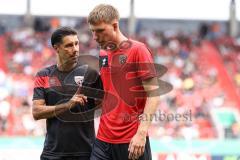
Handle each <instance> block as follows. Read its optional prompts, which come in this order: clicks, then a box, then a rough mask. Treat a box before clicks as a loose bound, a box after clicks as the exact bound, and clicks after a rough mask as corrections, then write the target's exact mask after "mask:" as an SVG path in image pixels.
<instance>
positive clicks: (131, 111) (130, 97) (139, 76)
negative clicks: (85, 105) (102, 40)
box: [97, 40, 156, 143]
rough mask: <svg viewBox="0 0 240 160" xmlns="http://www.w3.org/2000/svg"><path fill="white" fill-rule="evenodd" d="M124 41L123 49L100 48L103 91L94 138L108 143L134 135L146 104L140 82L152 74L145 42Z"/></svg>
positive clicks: (152, 66) (152, 69)
mask: <svg viewBox="0 0 240 160" xmlns="http://www.w3.org/2000/svg"><path fill="white" fill-rule="evenodd" d="M128 43H129V44H128V45H127V46H128V47H127V48H126V47H123V48H120V49H118V50H116V51H108V50H101V51H100V74H101V79H102V82H103V87H104V91H105V93H106V94H105V96H104V100H103V113H102V116H101V118H100V125H99V130H98V134H97V138H98V139H100V140H102V141H105V142H108V143H129V142H130V140H131V139H132V137H133V136H134V135H135V134H136V132H137V129H138V125H139V115H141V114H142V113H143V110H144V107H145V103H146V92H145V91H144V88H143V86H142V81H143V80H145V79H148V78H152V77H155V76H156V70H155V67H154V64H153V58H152V55H151V53H150V51H149V50H148V48H147V47H146V46H145V44H143V43H141V42H137V41H133V40H129V41H128ZM113 95H114V97H115V98H113Z"/></svg>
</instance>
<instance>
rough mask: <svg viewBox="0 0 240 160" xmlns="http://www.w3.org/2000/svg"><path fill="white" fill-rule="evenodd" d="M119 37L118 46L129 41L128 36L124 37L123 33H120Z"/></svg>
mask: <svg viewBox="0 0 240 160" xmlns="http://www.w3.org/2000/svg"><path fill="white" fill-rule="evenodd" d="M117 37H118V39H117V45H118V46H119V45H120V44H121V42H123V41H127V40H128V38H127V37H126V36H124V35H123V34H122V33H121V32H119V34H118V36H117Z"/></svg>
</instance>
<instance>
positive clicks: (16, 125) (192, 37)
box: [0, 18, 240, 139]
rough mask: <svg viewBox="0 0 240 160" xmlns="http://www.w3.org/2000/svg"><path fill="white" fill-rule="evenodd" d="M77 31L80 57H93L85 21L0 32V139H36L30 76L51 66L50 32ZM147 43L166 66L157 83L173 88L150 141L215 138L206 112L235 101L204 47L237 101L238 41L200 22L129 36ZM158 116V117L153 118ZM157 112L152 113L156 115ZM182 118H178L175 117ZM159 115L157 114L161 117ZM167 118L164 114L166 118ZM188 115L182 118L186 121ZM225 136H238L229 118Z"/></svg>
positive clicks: (239, 128)
mask: <svg viewBox="0 0 240 160" xmlns="http://www.w3.org/2000/svg"><path fill="white" fill-rule="evenodd" d="M66 25H67V26H71V27H74V28H76V29H77V30H78V32H79V40H80V53H81V54H91V55H95V56H97V55H98V47H97V44H96V43H95V42H94V41H93V40H92V38H91V37H92V36H91V33H90V32H89V28H88V25H87V23H86V20H85V19H81V20H71V19H70V20H69V19H67V18H66V19H58V18H52V19H49V21H47V22H45V21H42V20H41V19H37V20H36V21H35V23H34V27H33V28H27V27H23V28H21V29H16V30H13V31H11V32H4V30H3V29H1V31H2V30H3V31H2V32H1V33H0V35H1V36H0V56H1V60H0V61H1V63H2V70H1V68H0V93H1V94H0V136H15V135H24V136H41V135H43V134H44V133H45V130H44V129H45V127H44V125H45V122H44V120H41V121H34V120H33V118H32V114H31V105H32V94H33V79H34V76H35V74H36V72H37V71H38V70H39V69H40V68H42V67H44V66H47V65H50V64H53V63H54V62H55V53H54V51H53V49H52V48H51V45H50V39H49V38H50V35H51V32H52V31H53V30H54V29H55V28H57V27H59V26H66ZM132 38H133V39H137V40H139V41H141V42H144V43H146V44H147V46H148V47H149V48H150V50H151V51H152V54H153V56H154V60H155V62H156V63H160V64H162V65H164V66H166V67H167V68H168V72H167V73H166V74H165V75H164V76H163V77H162V79H163V80H165V81H167V82H170V83H171V84H172V85H173V88H174V89H173V90H172V91H171V92H169V93H168V94H166V95H163V96H161V103H160V105H159V111H161V113H163V114H164V116H165V117H166V118H165V119H164V120H162V119H161V120H159V119H155V120H154V121H153V125H152V127H151V129H150V133H149V134H150V136H152V137H154V138H168V139H172V138H184V139H205V138H218V137H219V133H218V129H217V127H216V124H215V122H214V121H213V118H212V115H211V110H212V109H214V108H221V107H232V108H236V109H240V106H239V103H238V102H237V100H236V101H234V100H233V99H231V98H229V96H228V95H227V94H226V93H225V90H224V87H223V84H224V83H222V82H221V78H219V68H218V67H217V66H216V65H212V62H211V61H209V60H208V59H207V56H205V55H208V53H206V52H208V51H206V48H209V47H212V48H214V49H215V50H216V51H217V53H218V56H219V59H214V60H215V61H217V62H216V63H219V64H222V65H223V66H224V68H225V69H226V72H227V75H228V77H229V79H230V81H231V83H232V85H233V86H234V90H232V92H236V95H238V98H240V63H238V62H240V38H231V37H228V36H227V33H225V32H223V31H222V30H221V26H220V25H218V24H217V23H211V24H202V26H200V28H199V29H198V30H197V31H196V32H193V33H188V32H181V31H176V30H175V31H172V30H166V31H161V32H160V31H154V30H148V29H147V28H141V29H140V30H138V33H136V36H133V37H132ZM157 114H158V115H157ZM159 114H160V112H156V115H157V116H160V115H159ZM177 114H179V115H182V116H183V115H185V118H184V119H180V120H178V119H176V118H175V116H176V115H177ZM162 116H163V115H162ZM167 116H170V117H168V118H167ZM186 116H188V117H186ZM225 129H226V131H227V132H226V134H225V136H224V137H225V138H240V123H239V121H237V119H236V120H234V121H233V122H232V123H231V124H230V126H228V127H227V128H224V130H225Z"/></svg>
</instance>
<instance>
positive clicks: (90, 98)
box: [32, 27, 101, 160]
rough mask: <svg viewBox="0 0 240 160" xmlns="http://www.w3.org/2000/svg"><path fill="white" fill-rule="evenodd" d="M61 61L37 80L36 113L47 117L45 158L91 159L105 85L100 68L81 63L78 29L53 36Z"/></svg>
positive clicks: (56, 33)
mask: <svg viewBox="0 0 240 160" xmlns="http://www.w3.org/2000/svg"><path fill="white" fill-rule="evenodd" d="M51 43H52V46H53V48H54V49H55V51H56V53H57V64H55V65H52V66H50V67H47V68H44V69H42V70H40V71H39V72H38V73H37V75H36V77H35V81H34V95H33V108H32V113H33V117H34V119H35V120H39V119H46V124H47V133H46V138H45V142H44V148H43V152H42V154H41V160H68V159H69V160H70V159H71V160H89V158H90V154H91V151H92V143H93V141H94V139H95V131H94V120H93V119H94V109H95V107H96V105H95V98H96V96H95V94H96V92H97V91H98V90H99V89H101V80H100V77H99V75H98V72H97V71H95V70H93V69H91V68H90V67H89V66H88V65H82V64H79V63H78V62H79V40H78V37H77V32H76V31H75V30H73V29H71V28H68V27H62V28H59V29H57V30H56V31H55V32H54V33H53V34H52V37H51Z"/></svg>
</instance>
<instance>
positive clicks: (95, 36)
mask: <svg viewBox="0 0 240 160" xmlns="http://www.w3.org/2000/svg"><path fill="white" fill-rule="evenodd" d="M92 35H93V39H94V41H97V40H98V36H97V34H96V33H95V32H92Z"/></svg>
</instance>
